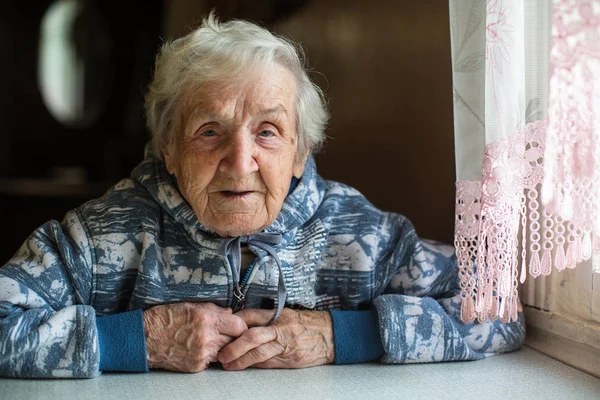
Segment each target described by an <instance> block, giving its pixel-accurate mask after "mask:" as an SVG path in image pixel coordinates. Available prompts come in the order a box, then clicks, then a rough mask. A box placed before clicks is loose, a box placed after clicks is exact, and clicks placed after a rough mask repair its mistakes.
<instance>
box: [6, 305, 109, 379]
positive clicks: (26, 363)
mask: <svg viewBox="0 0 600 400" xmlns="http://www.w3.org/2000/svg"><path fill="white" fill-rule="evenodd" d="M95 321H96V317H95V312H94V310H93V309H92V308H91V307H89V306H70V307H66V308H64V309H62V310H60V311H57V312H53V311H51V310H49V309H47V308H45V309H31V310H27V311H24V312H23V310H20V309H17V308H14V307H11V306H10V304H7V303H6V302H0V376H5V377H20V378H63V377H65V378H66V377H69V378H92V377H94V376H97V375H98V374H99V351H98V346H97V336H96V332H97V331H96V324H95Z"/></svg>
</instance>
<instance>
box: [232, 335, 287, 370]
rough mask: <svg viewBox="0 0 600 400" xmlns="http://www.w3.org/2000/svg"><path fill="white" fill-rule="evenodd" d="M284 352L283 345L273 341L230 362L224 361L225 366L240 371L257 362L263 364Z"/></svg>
mask: <svg viewBox="0 0 600 400" xmlns="http://www.w3.org/2000/svg"><path fill="white" fill-rule="evenodd" d="M282 352H283V346H282V345H281V344H279V343H278V342H275V341H272V342H268V343H265V344H262V345H260V346H258V347H255V348H253V349H252V350H250V351H248V352H247V353H246V354H244V355H243V356H241V357H240V358H238V359H236V360H233V361H232V362H229V363H224V364H223V368H225V369H226V370H228V371H239V370H242V369H246V368H248V367H251V366H254V365H256V364H262V363H264V362H266V361H268V360H270V359H272V358H274V357H276V356H278V355H279V354H281V353H282Z"/></svg>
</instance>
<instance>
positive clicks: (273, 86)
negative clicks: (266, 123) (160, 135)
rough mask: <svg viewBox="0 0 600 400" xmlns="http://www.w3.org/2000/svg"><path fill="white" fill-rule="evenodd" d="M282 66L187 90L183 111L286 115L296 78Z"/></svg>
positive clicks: (293, 98)
mask: <svg viewBox="0 0 600 400" xmlns="http://www.w3.org/2000/svg"><path fill="white" fill-rule="evenodd" d="M286 72H287V71H286V70H285V69H284V68H281V69H280V70H279V71H273V73H271V74H262V75H258V76H256V77H253V78H252V79H229V80H227V79H223V80H219V81H213V82H209V83H205V84H204V85H201V86H199V87H197V88H194V89H191V90H189V91H188V93H187V95H186V96H185V101H184V107H183V110H182V111H183V113H184V114H187V115H188V116H200V115H202V116H214V117H217V116H224V115H231V114H235V113H236V112H238V111H247V112H252V114H256V115H283V116H287V117H288V118H289V117H290V115H291V114H292V110H293V108H294V106H295V103H296V82H295V79H294V77H293V75H292V74H291V73H290V72H287V73H286Z"/></svg>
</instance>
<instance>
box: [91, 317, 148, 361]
mask: <svg viewBox="0 0 600 400" xmlns="http://www.w3.org/2000/svg"><path fill="white" fill-rule="evenodd" d="M96 327H97V328H98V345H99V347H100V370H101V371H130V372H148V361H147V359H146V336H145V335H144V317H143V315H142V310H139V309H138V310H134V311H129V312H124V313H120V314H114V315H108V316H105V317H97V318H96Z"/></svg>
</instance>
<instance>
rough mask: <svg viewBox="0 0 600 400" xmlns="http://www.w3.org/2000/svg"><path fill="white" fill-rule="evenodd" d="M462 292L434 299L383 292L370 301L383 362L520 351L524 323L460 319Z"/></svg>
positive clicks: (405, 361) (473, 356) (480, 355)
mask: <svg viewBox="0 0 600 400" xmlns="http://www.w3.org/2000/svg"><path fill="white" fill-rule="evenodd" d="M459 299H460V296H456V297H455V298H448V299H444V300H440V301H436V300H434V299H432V298H429V297H424V298H420V297H412V296H403V295H383V296H379V297H378V298H376V299H375V301H374V303H373V304H374V306H375V307H376V309H377V314H378V320H379V325H380V335H381V339H382V345H383V348H384V351H385V355H384V356H383V358H382V361H383V362H386V363H413V362H436V361H458V360H477V359H481V358H484V357H485V356H487V355H490V354H495V353H501V352H508V351H513V350H516V349H518V348H519V347H520V346H521V345H522V343H523V340H524V338H525V329H524V321H523V317H522V314H520V319H519V321H517V322H513V323H502V322H501V321H499V320H497V321H486V322H483V323H479V322H475V323H472V324H465V323H463V322H461V321H460V305H459V303H458V302H459Z"/></svg>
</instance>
